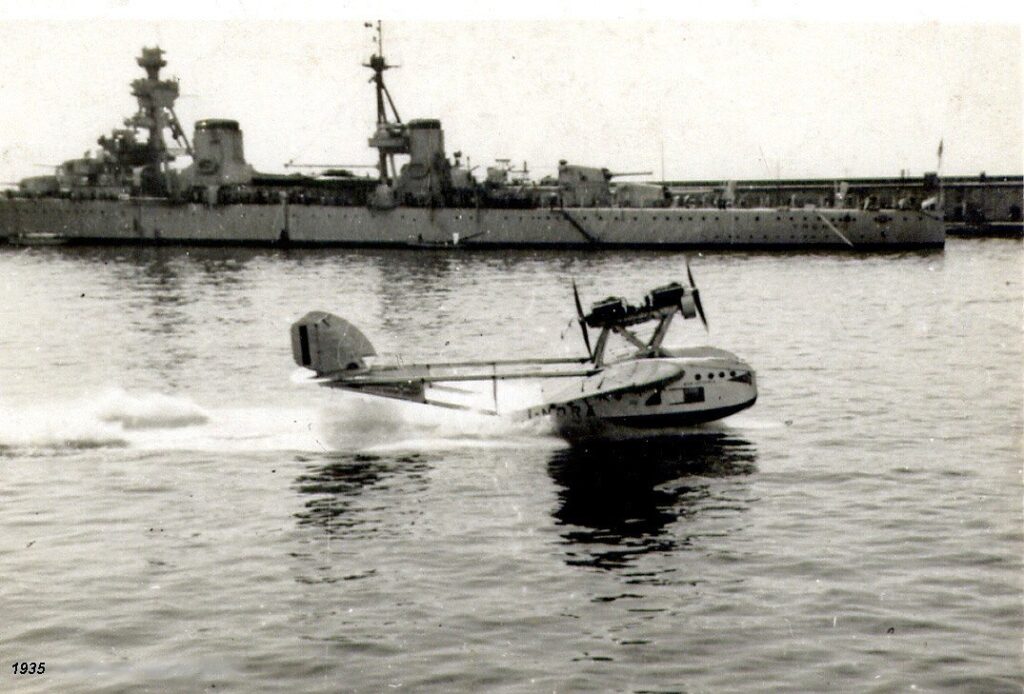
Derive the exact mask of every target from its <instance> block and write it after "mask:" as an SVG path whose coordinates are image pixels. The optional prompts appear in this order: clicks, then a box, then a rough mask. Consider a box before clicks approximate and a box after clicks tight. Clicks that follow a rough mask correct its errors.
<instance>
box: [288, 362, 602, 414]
mask: <svg viewBox="0 0 1024 694" xmlns="http://www.w3.org/2000/svg"><path fill="white" fill-rule="evenodd" d="M599 372H600V369H597V368H596V367H594V366H593V365H592V364H590V363H589V362H588V360H586V359H585V358H581V359H511V360H499V361H467V362H447V363H436V364H409V365H388V366H372V367H369V368H366V369H359V370H352V371H334V372H331V373H327V374H322V375H320V376H316V377H313V378H310V379H308V382H313V383H318V384H320V385H322V386H326V387H328V388H340V389H342V390H351V391H355V392H359V393H366V394H367V395H376V396H378V397H385V398H394V399H398V400H408V401H410V402H418V403H422V404H426V405H436V406H439V407H450V408H454V409H462V410H474V411H478V412H484V413H486V414H496V413H497V412H496V411H495V410H485V409H481V408H477V407H469V406H464V405H459V404H456V403H452V402H449V401H444V400H437V399H433V398H431V397H429V394H428V393H427V388H428V386H429V387H432V389H433V390H442V391H444V390H447V391H452V392H460V391H459V389H458V388H456V387H453V386H450V385H448V386H446V385H445V384H453V383H459V382H486V381H492V382H494V383H495V384H496V383H497V381H502V380H516V379H523V380H525V379H548V378H571V377H575V378H581V377H587V376H589V375H591V374H595V373H599ZM495 387H496V385H495ZM495 397H496V395H495Z"/></svg>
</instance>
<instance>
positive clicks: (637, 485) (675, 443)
mask: <svg viewBox="0 0 1024 694" xmlns="http://www.w3.org/2000/svg"><path fill="white" fill-rule="evenodd" d="M756 463H757V450H756V448H755V447H754V446H753V444H752V443H751V442H749V441H747V440H745V439H743V438H739V437H737V436H735V435H733V434H731V433H726V432H722V431H714V430H710V431H701V432H699V433H688V434H685V435H683V436H653V437H650V438H645V439H642V440H634V441H600V442H595V444H594V445H587V444H582V445H579V446H574V447H571V448H563V449H559V450H557V451H554V452H553V453H552V455H551V457H550V459H549V461H548V474H549V475H550V476H551V480H552V481H553V482H554V483H555V485H556V487H557V490H556V491H557V496H558V503H557V505H556V507H555V509H554V510H553V511H552V515H553V516H554V518H555V520H556V521H557V523H558V524H559V525H560V526H562V528H561V530H560V531H559V532H560V534H561V536H562V539H563V540H565V550H566V554H567V557H566V561H567V563H569V564H572V565H583V566H593V567H596V568H600V569H608V570H616V569H621V568H625V567H629V566H631V565H633V564H634V562H635V561H636V560H637V559H639V558H640V557H642V556H644V555H648V554H657V553H672V552H676V551H677V550H681V549H685V548H687V547H689V546H690V545H692V544H694V543H697V544H704V542H705V540H710V541H712V542H717V541H719V540H720V539H721V533H723V532H728V530H727V529H726V528H727V527H728V525H723V524H722V523H721V522H720V519H721V517H722V512H723V511H724V512H728V513H729V514H730V515H731V514H736V516H737V517H738V516H739V515H740V514H742V513H743V512H744V511H746V509H747V508H748V505H749V502H750V500H751V495H750V494H751V493H750V492H749V490H748V491H744V489H745V485H744V484H742V483H741V482H740V481H739V480H740V478H743V477H746V476H747V475H750V474H752V473H753V472H755V470H756ZM730 478H731V479H730ZM711 510H713V511H714V513H715V515H716V516H717V518H718V519H719V522H713V523H711V525H710V526H706V525H703V524H701V523H700V522H687V523H686V524H683V525H680V526H678V527H675V528H670V526H672V524H673V523H675V522H676V521H678V520H683V519H689V520H690V521H697V520H698V519H697V518H694V517H695V516H698V515H699V514H700V513H701V512H702V511H711ZM712 536H715V537H717V540H711V537H712ZM659 565H661V566H664V565H663V564H660V563H659V562H655V563H654V564H652V565H648V566H647V568H649V569H653V568H654V567H656V566H659ZM672 566H673V567H677V563H676V562H672ZM672 570H673V571H674V570H675V568H673V569H672ZM662 578H664V577H661V576H656V575H654V574H651V575H647V577H646V578H642V577H640V576H639V575H634V576H632V578H631V582H638V583H642V582H646V581H647V580H654V581H656V580H661V579H662Z"/></svg>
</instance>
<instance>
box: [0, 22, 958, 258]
mask: <svg viewBox="0 0 1024 694" xmlns="http://www.w3.org/2000/svg"><path fill="white" fill-rule="evenodd" d="M374 28H375V30H376V42H375V45H376V50H375V51H374V52H373V54H372V55H371V56H370V58H369V61H368V62H367V63H365V64H364V65H365V67H367V68H369V69H370V70H371V71H372V73H373V76H372V77H371V79H370V82H371V83H372V84H373V85H374V89H375V94H376V101H377V120H376V128H375V130H374V132H373V134H372V136H371V137H370V138H369V143H368V144H369V146H370V147H371V148H372V149H375V150H376V160H377V161H376V165H375V166H373V167H372V168H373V169H374V170H375V172H374V175H356V174H354V173H353V172H352V171H351V170H350V169H349V168H325V169H323V170H320V171H319V173H317V174H315V175H314V174H299V173H290V174H272V173H262V172H259V171H256V170H255V169H254V168H253V167H252V165H251V164H249V163H247V162H246V160H245V155H244V149H243V137H242V130H241V128H240V127H239V123H238V122H237V121H235V120H228V119H215V118H207V119H203V120H199V121H197V122H196V123H195V126H194V130H193V134H192V138H191V140H189V138H188V137H187V135H186V132H185V129H184V128H183V127H182V125H181V122H180V120H179V119H178V117H177V114H176V113H175V109H174V106H175V102H176V101H177V99H178V96H179V85H178V81H177V80H176V79H162V78H161V75H160V71H161V69H162V68H164V67H165V66H166V65H167V62H166V60H165V59H164V52H163V51H162V50H161V49H160V48H159V47H156V48H143V49H142V53H141V55H140V56H139V57H138V58H137V63H138V65H139V66H140V67H141V68H142V69H143V70H145V73H146V74H145V77H141V78H139V79H136V80H134V81H133V82H132V84H131V89H132V95H133V96H134V97H135V98H136V99H137V102H138V111H137V113H135V114H134V115H133V116H131V117H130V118H127V119H126V120H124V122H123V127H121V128H117V129H114V130H113V131H112V132H111V133H110V134H109V135H104V136H102V137H100V138H99V139H98V141H97V142H98V144H99V146H100V149H99V150H97V152H96V153H94V154H88V155H87V156H85V157H82V158H78V159H71V160H69V161H65V162H63V163H62V164H60V165H59V166H57V167H56V170H55V172H54V174H52V175H47V176H34V177H30V178H26V179H23V180H21V181H20V182H19V183H18V185H17V188H12V189H8V190H6V191H4V192H3V193H0V239H4V240H7V241H8V242H11V243H24V244H32V243H38V244H56V243H148V244H159V243H171V244H250V245H282V246H332V245H333V246H385V247H386V246H392V247H410V248H466V247H532V248H557V247H584V248H605V247H608V248H695V247H696V248H743V249H747V248H766V249H785V248H806V247H812V248H844V249H855V250H884V249H904V248H920V247H941V246H943V244H944V242H945V230H944V226H943V222H942V219H941V214H940V213H939V210H941V205H939V204H937V200H938V197H937V195H938V194H941V191H937V194H936V196H935V197H933V198H930V199H929V201H926V203H925V204H923V205H920V206H918V205H916V204H915V205H907V206H895V207H890V208H883V207H880V206H878V205H877V204H872V202H871V201H868V202H867V203H865V204H863V205H860V206H856V207H854V206H852V205H848V204H845V203H844V199H843V195H842V189H841V186H840V185H838V184H837V187H836V193H835V195H834V196H826V197H823V198H822V199H821V200H820V201H819V203H820V204H813V205H803V206H797V205H790V206H786V207H768V206H764V207H741V206H739V205H737V204H735V203H736V199H735V195H734V188H733V187H732V186H730V185H728V184H727V183H726V184H723V185H722V186H719V187H716V188H713V189H709V191H706V193H709V194H710V197H709V195H708V194H704V195H700V196H696V195H693V194H692V191H680V190H679V189H673V187H672V186H669V185H664V184H662V183H659V182H653V183H638V182H624V181H622V180H621V179H622V178H623V177H624V176H625V174H619V173H614V172H612V171H611V170H609V169H608V168H604V167H596V166H580V165H575V164H569V163H567V162H566V161H564V160H562V161H560V162H559V165H558V170H557V176H548V177H544V178H541V179H540V180H531V179H530V178H529V177H528V172H527V171H526V167H525V165H524V167H523V169H515V168H513V167H512V166H510V165H509V163H508V160H499V162H498V163H497V165H495V166H492V167H488V168H487V170H486V175H485V176H483V177H482V178H483V180H479V179H478V177H477V175H476V174H475V173H474V171H473V170H472V169H471V168H470V167H469V165H468V160H467V161H466V163H463V158H462V154H461V152H453V153H452V156H451V157H449V156H448V154H447V152H446V150H445V143H444V131H443V130H442V127H441V122H440V121H439V120H437V119H433V118H420V119H416V120H409V121H403V120H402V119H401V117H400V116H399V114H398V110H397V108H396V107H395V102H394V100H393V99H392V96H391V93H390V92H389V91H388V88H387V86H386V84H385V81H384V73H385V72H386V71H387V70H389V69H391V68H392V67H394V66H393V65H390V64H389V63H388V62H387V60H386V59H385V57H384V50H383V37H382V34H381V27H380V23H377V25H376V27H374ZM169 142H173V146H172V145H171V144H169ZM178 157H186V158H187V159H188V160H189V163H188V165H187V166H184V167H181V168H177V167H175V166H174V162H175V161H176V159H177V158H178ZM396 158H400V159H399V160H398V161H396ZM351 168H354V167H351ZM648 173H649V172H648Z"/></svg>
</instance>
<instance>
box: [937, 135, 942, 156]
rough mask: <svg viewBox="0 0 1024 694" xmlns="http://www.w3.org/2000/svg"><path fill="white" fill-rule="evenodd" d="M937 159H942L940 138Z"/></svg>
mask: <svg viewBox="0 0 1024 694" xmlns="http://www.w3.org/2000/svg"><path fill="white" fill-rule="evenodd" d="M938 156H939V159H942V140H941V139H940V140H939V154H938Z"/></svg>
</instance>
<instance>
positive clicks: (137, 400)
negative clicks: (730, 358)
mask: <svg viewBox="0 0 1024 694" xmlns="http://www.w3.org/2000/svg"><path fill="white" fill-rule="evenodd" d="M1022 260H1024V253H1022V248H1021V244H1020V242H1019V241H1013V240H957V239H951V240H950V241H949V243H948V244H947V246H946V249H945V251H929V252H907V253H893V254H868V255H861V254H853V253H845V252H835V253H792V254H778V253H725V252H715V253H707V252H706V253H691V254H690V255H689V261H690V264H691V266H692V268H693V271H694V274H695V277H696V279H697V282H698V284H699V286H700V289H701V296H702V299H703V303H704V306H705V309H706V312H707V315H708V320H709V326H710V331H709V332H708V333H705V332H704V331H703V330H702V328H701V327H700V325H699V324H698V323H697V321H687V322H686V323H685V324H681V325H678V326H676V327H677V328H679V330H677V331H676V330H675V329H674V332H673V334H672V335H671V336H670V337H671V341H674V342H676V343H677V344H682V345H697V344H712V345H715V346H718V347H722V348H725V349H729V350H730V351H733V352H735V353H737V354H738V355H739V356H741V357H742V358H743V359H745V360H747V361H748V362H749V363H750V364H751V365H752V366H753V367H754V368H755V369H756V370H757V374H758V384H759V389H760V397H759V399H758V402H757V404H756V405H755V406H754V407H753V408H752V409H750V410H747V411H745V412H743V413H741V414H739V415H736V416H734V417H732V418H730V419H727V420H725V421H724V422H722V423H719V424H715V425H711V426H708V427H705V428H702V429H696V430H693V431H690V432H687V433H685V434H683V435H676V436H671V437H661V438H654V439H650V440H642V441H623V442H610V443H604V444H591V445H587V446H577V447H570V446H568V445H567V444H565V443H564V442H562V441H561V440H560V439H558V438H557V437H555V436H554V435H553V434H552V433H551V428H550V426H549V425H547V424H546V423H544V422H540V423H537V422H530V423H526V424H519V423H515V422H510V421H507V420H502V419H495V418H490V417H485V416H482V415H477V414H472V413H458V412H451V411H447V410H431V409H429V408H425V407H422V406H418V405H412V404H407V403H396V402H391V401H378V400H373V399H370V398H365V397H362V396H358V395H353V394H346V393H342V392H339V391H331V390H327V389H321V388H317V387H315V386H310V385H307V384H302V383H301V379H300V378H299V377H297V375H296V368H297V367H296V366H295V364H294V363H293V361H292V358H291V353H290V342H289V335H288V328H289V325H290V324H291V322H293V321H294V320H296V319H297V318H299V317H300V316H301V315H302V314H304V313H305V312H306V311H308V310H312V309H323V310H327V311H331V312H333V313H337V314H339V315H342V316H344V317H346V318H347V319H349V320H351V321H352V322H353V323H354V324H356V325H357V326H359V327H360V328H361V329H362V330H363V332H364V333H365V334H366V335H367V336H368V337H369V338H370V340H371V341H372V342H373V343H374V344H375V346H376V347H377V350H378V352H380V353H386V354H389V355H393V357H392V358H396V359H401V360H403V361H404V362H405V363H409V362H412V361H414V360H419V359H422V360H453V359H474V358H484V359H496V358H514V357H523V356H572V355H579V354H582V353H583V347H582V339H581V337H580V335H579V326H578V325H577V324H576V322H575V320H574V314H575V310H574V307H573V301H572V289H571V282H572V281H573V280H575V281H576V283H577V284H578V285H579V287H580V292H581V294H582V296H583V298H584V301H585V302H588V303H589V302H592V301H597V300H599V299H603V298H604V297H606V296H609V295H622V296H625V297H626V298H627V299H630V300H634V301H635V300H639V299H640V298H641V297H642V295H643V293H644V292H645V291H647V290H648V289H650V288H652V287H654V286H657V285H659V284H664V283H667V282H670V281H673V280H679V281H684V282H685V277H686V269H685V262H686V257H685V256H684V255H683V254H681V253H675V252H607V253H606V252H599V253H587V252H580V251H573V252H531V251H522V252H509V251H502V252H477V251H472V250H462V251H401V250H393V251H385V250H360V251H353V250H316V251H296V250H252V249H239V248H230V249H214V248H135V247H103V248H76V247H49V248H15V247H0V297H2V298H0V614H2V618H0V657H2V662H0V690H3V691H12V690H14V691H75V690H78V691H81V690H90V691H139V690H142V691H198V690H207V691H246V692H251V691H281V690H292V691H303V692H316V691H323V692H333V691H367V692H376V691H383V690H391V689H406V690H409V691H421V690H436V691H448V690H470V691H477V690H483V689H488V690H497V691H559V692H571V691H581V692H582V691H598V690H614V691H736V690H747V691H750V690H763V689H775V690H789V691H792V690H814V691H841V690H859V691H865V690H866V691H907V690H911V689H918V690H948V689H953V690H976V691H1020V689H1021V687H1022V686H1024V677H1022V666H1024V661H1022V656H1021V653H1022V651H1021V642H1022V641H1021V640H1022V636H1024V614H1022V595H1024V590H1022V551H1024V537H1022V520H1024V519H1022V502H1021V499H1022V496H1021V494H1022V477H1021V466H1022V449H1021V441H1022V369H1024V366H1022V356H1024V354H1022V353H1024V348H1022V296H1024V288H1022ZM512 387H513V386H511V385H502V386H500V389H501V391H502V397H507V393H508V392H511V391H508V390H507V389H508V388H512ZM524 397H525V396H524ZM19 663H45V672H44V673H43V674H36V675H29V674H25V675H20V674H15V672H16V671H17V669H18V664H19Z"/></svg>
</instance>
